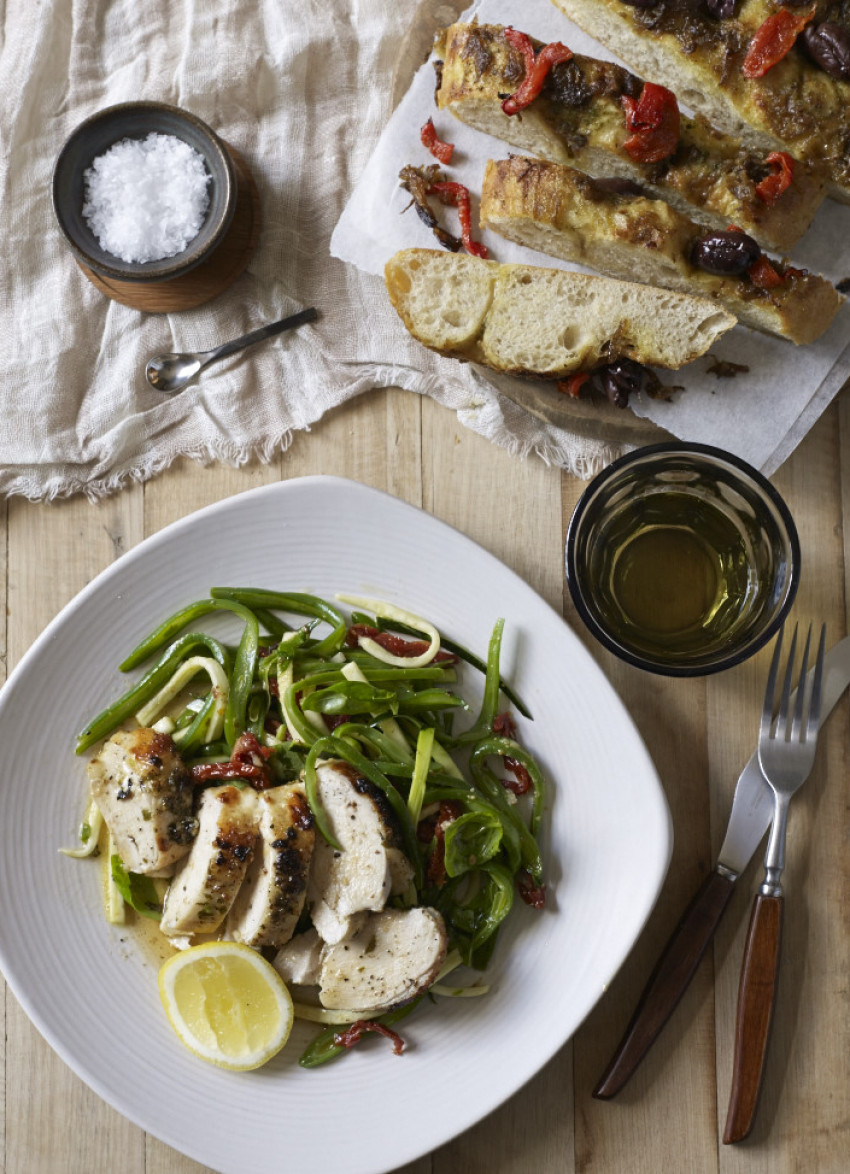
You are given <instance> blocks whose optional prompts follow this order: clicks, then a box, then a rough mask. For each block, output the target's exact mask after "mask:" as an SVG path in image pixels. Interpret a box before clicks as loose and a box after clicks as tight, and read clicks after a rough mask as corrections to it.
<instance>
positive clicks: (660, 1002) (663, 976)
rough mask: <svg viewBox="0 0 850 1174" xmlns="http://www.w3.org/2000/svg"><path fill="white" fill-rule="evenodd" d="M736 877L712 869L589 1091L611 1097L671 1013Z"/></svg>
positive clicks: (623, 1082) (704, 947) (602, 1097)
mask: <svg viewBox="0 0 850 1174" xmlns="http://www.w3.org/2000/svg"><path fill="white" fill-rule="evenodd" d="M734 885H735V882H734V881H733V880H731V879H730V878H729V877H727V876H723V875H722V874H721V873H720V872H718V871H717V870H716V869H714V870H713V871H712V872H710V873H709V874H708V876H707V877H706V879H705V881H704V882H703V885H702V887H701V888H700V890H699V892H698V893H697V895H696V897H694V899H693V901H692V902H691V904H690V905H689V906H688V908H687V910H686V911H685V913H684V915H683V917H682V919H681V921H680V922H679V924H678V926H677V927H676V929H675V930H674V932H673V934H672V936H671V938H670V940H669V941H668V942H667V945H666V946H665V947H664V951H663V952H662V954H661V957H660V958H659V959H658V962H657V963H656V966H655V969H654V971H653V972H652V974H651V976H650V978H649V982H648V983H647V984H646V987H645V989H644V992H643V994H642V995H641V997H640V1000H639V1001H638V1005H637V1009H636V1010H635V1013H634V1015H633V1016H632V1020H631V1022H630V1023H629V1026H628V1027H627V1028H626V1033H625V1035H624V1036H623V1038H622V1040H621V1041H620V1045H619V1047H618V1048H617V1050H616V1052H615V1053H614V1056H613V1059H612V1060H611V1063H610V1064H609V1065H608V1067H607V1068H606V1069H605V1072H604V1073H603V1075H602V1077H601V1078H600V1080H599V1083H598V1084H597V1086H596V1088H595V1089H594V1090H593V1095H594V1096H595V1097H597V1098H598V1099H599V1100H603V1101H607V1100H610V1099H611V1097H615V1096H616V1095H617V1093H618V1092H619V1091H620V1089H621V1088H622V1087H623V1085H624V1084H625V1083H626V1081H627V1080H628V1079H629V1077H630V1076H631V1075H632V1073H633V1072H634V1070H635V1069H636V1068H637V1066H638V1064H639V1063H640V1062H641V1060H642V1059H643V1057H644V1056H645V1055H646V1053H647V1052H648V1051H649V1049H650V1047H651V1046H652V1044H653V1042H654V1041H655V1039H656V1037H657V1035H658V1033H659V1032H660V1031H661V1028H662V1027H663V1026H664V1024H665V1023H666V1022H667V1020H668V1019H669V1018H670V1016H671V1015H672V1014H673V1012H674V1010H675V1009H676V1006H677V1005H678V1003H679V1000H680V999H681V997H682V995H683V994H684V993H685V991H686V990H687V987H688V983H689V982H690V981H691V979H692V978H693V976H694V974H695V973H696V969H697V966H699V963H700V960H701V958H702V956H703V954H704V953H705V949H706V946H707V945H708V943H709V942H710V941H711V937H712V934H713V933H714V931H715V929H716V928H717V925H718V923H719V921H720V918H721V916H722V915H723V910H724V909H725V908H726V906H727V904H728V902H729V898H730V897H731V896H732V890H733V888H734Z"/></svg>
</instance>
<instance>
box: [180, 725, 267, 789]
mask: <svg viewBox="0 0 850 1174" xmlns="http://www.w3.org/2000/svg"><path fill="white" fill-rule="evenodd" d="M271 753H272V752H271V750H270V749H269V748H268V747H267V746H263V745H262V744H261V743H260V742H258V741H257V738H256V737H255V736H254V734H252V733H250V732H249V731H247V730H246V732H245V733H244V734H241V735H240V736H239V737H238V738H237V739H236V741H235V742H234V744H233V750H232V751H231V754H230V759H229V761H228V762H204V763H199V764H198V765H197V766H193V767H192V768H191V771H192V781H193V782H195V783H208V782H210V781H211V780H213V779H223V780H227V779H246V780H249V781H250V782H251V783H253V785H254V787H256V789H257V790H258V791H264V790H265V789H266V788H267V787H270V786H271V785H272V777H271V774H270V773H269V768H268V766H267V765H266V759H267V758H269V757H270V756H271Z"/></svg>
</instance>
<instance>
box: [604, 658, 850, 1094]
mask: <svg viewBox="0 0 850 1174" xmlns="http://www.w3.org/2000/svg"><path fill="white" fill-rule="evenodd" d="M848 685H850V636H845V637H844V639H843V640H840V641H839V642H838V643H837V644H836V645H834V647H832V648H831V649H830V650H829V652H828V653H827V654H826V658H825V660H824V678H823V693H822V696H821V722H824V721H826V719H827V717H829V715H830V713H832V711H833V709H834V708H835V706H836V705H837V704H838V701H839V699H840V698H841V695H842V694H843V693H844V691H845V689H847V687H848ZM793 696H796V690H795V692H794V694H793V695H792V701H791V705H792V706H793ZM772 818H773V792H772V791H771V789H770V787H769V786H768V784H767V782H766V780H765V778H764V776H763V775H762V773H761V767H760V766H759V761H758V751H755V752H754V754H753V755H752V757H751V758H750V760H749V762H748V763H747V764H746V766H745V767H744V769H743V770H742V771H741V774H740V775H739V777H738V782H737V784H736V786H735V795H734V797H733V799H732V811H731V813H730V815H729V823H728V825H727V828H726V835H725V837H724V840H723V843H722V845H721V848H720V852H719V854H718V857H717V863H716V864H715V866H714V868H713V869H712V870H711V872H710V873H709V874H708V876H707V877H706V879H705V881H704V882H703V884H702V886H701V887H700V889H699V891H698V892H697V894H696V896H695V897H694V899H693V900H692V901H691V904H690V905H689V906H688V908H687V909H686V910H685V912H684V914H683V915H682V918H681V920H680V921H679V924H678V925H677V927H676V929H675V930H674V931H673V933H672V935H671V936H670V938H669V940H668V942H667V945H666V946H665V947H664V950H663V951H662V953H661V956H660V957H659V959H658V962H657V963H656V965H655V968H654V970H653V972H652V974H651V975H650V977H649V980H648V982H647V984H646V987H645V988H644V990H643V993H642V995H641V997H640V999H639V1000H638V1004H637V1007H636V1009H635V1012H634V1015H633V1016H632V1019H631V1021H630V1022H629V1025H628V1027H627V1028H626V1031H625V1034H624V1035H623V1038H622V1040H621V1041H620V1044H619V1046H618V1047H617V1050H616V1051H615V1053H614V1055H613V1057H612V1059H611V1062H610V1063H609V1065H608V1067H607V1068H606V1069H605V1072H604V1073H603V1074H602V1076H601V1077H600V1079H599V1082H598V1084H597V1085H596V1088H594V1090H593V1095H594V1097H596V1098H597V1099H598V1100H610V1099H611V1098H612V1097H615V1096H616V1095H617V1093H618V1092H619V1091H620V1089H621V1088H623V1086H624V1085H625V1084H626V1082H627V1081H628V1079H629V1078H630V1077H631V1075H632V1073H633V1072H634V1070H635V1069H636V1068H637V1066H638V1064H640V1062H641V1060H642V1059H643V1057H644V1056H645V1055H646V1053H647V1052H648V1051H649V1049H650V1047H651V1046H652V1044H653V1043H654V1042H655V1040H656V1038H657V1037H658V1034H659V1033H660V1031H661V1029H662V1028H663V1027H664V1024H665V1023H666V1022H667V1020H668V1019H669V1018H670V1016H671V1015H672V1014H673V1011H674V1010H675V1009H676V1007H677V1006H678V1003H679V1000H680V999H681V998H682V995H683V994H684V993H685V991H686V990H687V987H688V984H689V983H690V981H691V979H692V978H693V976H694V974H695V973H696V969H697V967H698V965H699V963H700V961H701V959H702V956H703V954H704V953H705V951H706V948H707V946H708V944H709V942H710V941H711V939H712V937H713V935H714V931H715V930H716V929H717V926H718V925H719V923H720V918H721V917H722V916H723V912H724V910H725V909H726V906H727V905H728V903H729V899H730V897H731V896H732V893H733V891H734V888H735V882H736V880H737V879H738V877H739V876H740V875H741V873H742V872H743V871H744V869H745V868H746V866H747V864H749V862H750V860H751V858H752V856H753V853H754V852H755V851H756V849H757V848H758V846H759V844H760V843H761V841H762V839H763V838H764V835H765V832H766V831H767V829H768V828H769V827H770V823H771V820H772Z"/></svg>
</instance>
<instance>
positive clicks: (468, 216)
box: [428, 181, 487, 259]
mask: <svg viewBox="0 0 850 1174" xmlns="http://www.w3.org/2000/svg"><path fill="white" fill-rule="evenodd" d="M428 194H429V195H435V196H437V197H438V199H440V200H441V201H442V202H443V203H444V204H446V205H449V206H451V205H454V207H456V208H457V214H458V218H459V220H460V238H461V240H462V241H463V247H464V248H465V249H466V251H467V253H472V255H473V257H484V258H485V259H486V257H487V246H486V245H482V244H479V242H478V241H474V240H473V239H472V211H471V209H470V204H469V189H468V188H465V187H464V186H463V184H462V183H451V182H449V181H446V182H444V183H432V184H431V186H430V187H429V188H428Z"/></svg>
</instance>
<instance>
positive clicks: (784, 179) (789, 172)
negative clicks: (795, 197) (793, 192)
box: [756, 151, 794, 206]
mask: <svg viewBox="0 0 850 1174" xmlns="http://www.w3.org/2000/svg"><path fill="white" fill-rule="evenodd" d="M767 162H768V163H769V164H770V166H771V167H772V168H773V170H772V171H771V173H770V175H766V176H765V177H764V179H763V180H762V181H761V182H760V183H757V184H756V195H757V196H758V198H759V199H760V200H763V201H764V203H765V204H767V205H768V206H771V205H773V204H775V203H776V201H777V200H778V199H779V197H780V196H781V195H782V193H783V192H785V191H787V190H788V188H789V187H790V186H791V182H792V180H793V179H794V160H793V159H792V158H791V156H790V155H789V154H788V152H787V151H771V152H770V154H769V155H768V157H767Z"/></svg>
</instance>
